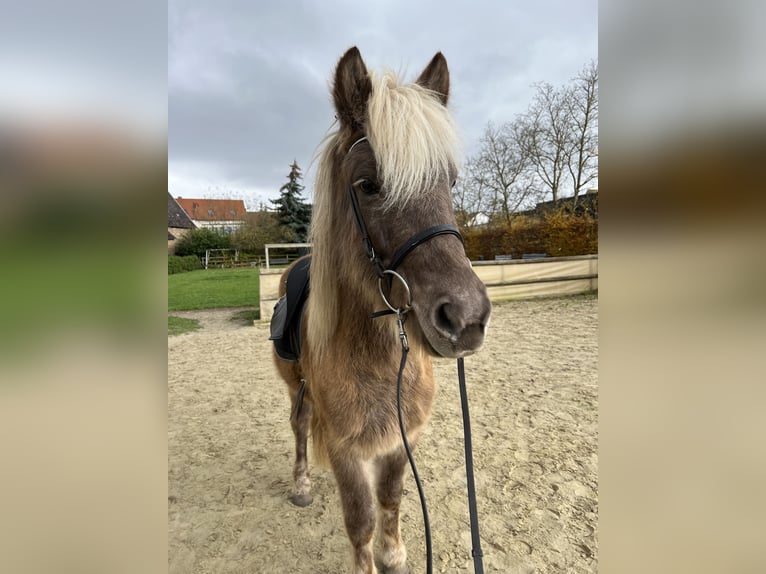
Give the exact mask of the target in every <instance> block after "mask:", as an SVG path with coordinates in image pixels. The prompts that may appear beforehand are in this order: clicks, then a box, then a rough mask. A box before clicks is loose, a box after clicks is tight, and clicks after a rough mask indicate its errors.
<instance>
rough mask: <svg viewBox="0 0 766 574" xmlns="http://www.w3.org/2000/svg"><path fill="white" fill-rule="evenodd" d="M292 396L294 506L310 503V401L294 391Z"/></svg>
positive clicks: (292, 498)
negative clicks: (308, 442)
mask: <svg viewBox="0 0 766 574" xmlns="http://www.w3.org/2000/svg"><path fill="white" fill-rule="evenodd" d="M292 394H293V393H291V395H292ZM295 395H296V396H294V397H292V398H293V400H292V403H293V412H292V416H291V417H290V425H291V426H292V428H293V434H294V435H295V464H294V466H293V481H294V483H295V491H294V492H293V494H292V496H290V502H292V503H293V504H294V505H296V506H308V505H309V504H311V501H312V500H313V497H312V496H311V479H310V478H309V463H308V458H307V457H306V443H307V441H308V434H309V423H310V421H311V401H310V400H309V399H308V397H306V396H301V395H300V394H299V393H295Z"/></svg>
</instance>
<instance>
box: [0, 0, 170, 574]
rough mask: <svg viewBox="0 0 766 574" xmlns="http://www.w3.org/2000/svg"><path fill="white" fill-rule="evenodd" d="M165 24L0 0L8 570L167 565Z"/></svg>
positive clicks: (89, 7)
mask: <svg viewBox="0 0 766 574" xmlns="http://www.w3.org/2000/svg"><path fill="white" fill-rule="evenodd" d="M166 29H167V6H166V5H165V4H157V3H150V2H146V1H143V0H139V1H137V2H133V3H116V2H109V1H107V2H89V1H83V2H75V3H52V2H39V1H37V0H31V1H30V2H24V3H17V4H16V5H9V6H6V7H5V8H4V17H3V20H2V22H0V54H2V56H0V66H2V68H3V74H2V76H0V93H2V94H3V96H2V98H0V199H1V200H2V208H0V257H1V258H2V281H0V448H1V449H2V452H3V463H2V468H3V471H2V472H1V473H0V508H2V512H1V514H2V518H0V571H3V572H30V573H36V572H62V573H64V574H68V573H72V574H74V573H81V572H125V573H129V572H130V573H133V572H146V573H152V572H164V571H166V568H167V566H166V564H167V554H166V542H167V513H166V501H167V482H166V476H167V448H166V424H165V420H166V390H165V389H166V383H165V379H166V361H165V358H166V326H165V310H166V259H165V257H166V250H165V247H164V245H165V244H164V239H163V236H162V232H163V230H162V227H163V225H164V224H163V223H162V219H163V218H164V217H165V216H164V213H163V212H164V209H165V208H164V204H165V203H166V197H167V159H166V158H167V152H166V149H167V148H166V141H167V138H166V134H167V114H166V105H167V99H166V97H167V93H166V91H167V90H166V85H167V84H166V82H167V63H166V62H167V58H166V57H167V51H166V50H167V48H166V46H167V40H166ZM138 38H140V42H139V41H137V39H138Z"/></svg>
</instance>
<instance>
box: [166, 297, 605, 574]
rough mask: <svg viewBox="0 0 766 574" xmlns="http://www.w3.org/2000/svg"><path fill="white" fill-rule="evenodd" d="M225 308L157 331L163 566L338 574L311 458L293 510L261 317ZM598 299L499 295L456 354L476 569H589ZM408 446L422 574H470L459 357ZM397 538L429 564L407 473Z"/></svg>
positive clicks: (417, 567)
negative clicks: (306, 502)
mask: <svg viewBox="0 0 766 574" xmlns="http://www.w3.org/2000/svg"><path fill="white" fill-rule="evenodd" d="M233 313H234V310H231V309H230V310H225V311H200V312H185V313H174V315H179V316H187V317H195V318H199V319H200V320H201V322H202V325H203V329H202V330H200V331H197V332H194V333H189V334H185V335H179V336H176V337H171V338H169V339H168V451H169V460H168V467H169V478H168V481H169V482H168V520H169V534H168V538H169V540H168V544H169V546H168V560H169V572H170V573H171V574H191V573H194V574H197V573H220V574H225V573H226V574H228V573H269V574H271V573H291V574H304V573H305V574H309V573H311V574H321V573H328V574H329V573H332V574H335V573H341V574H345V573H346V572H348V571H349V565H350V551H349V545H348V542H347V539H346V534H345V531H344V528H343V522H342V517H341V515H340V507H339V501H338V494H337V492H336V488H335V481H334V479H333V476H332V473H331V472H330V471H329V470H327V469H322V468H316V467H313V466H312V480H313V495H314V502H313V504H312V505H311V506H310V507H308V508H296V507H294V506H292V505H291V504H290V503H289V502H288V501H287V497H288V495H289V492H290V486H291V484H290V479H291V469H292V452H293V438H292V432H291V430H290V424H289V421H288V416H289V405H288V400H287V393H286V390H285V388H284V386H283V384H282V383H281V381H280V380H278V378H277V375H276V371H275V369H274V367H273V366H272V362H271V356H270V348H269V345H270V343H269V341H268V340H267V339H268V326H267V325H259V326H257V327H253V326H252V325H250V326H247V325H243V324H241V323H236V322H232V321H231V320H229V317H231V315H232V314H233ZM597 327H598V302H597V299H596V298H595V297H575V298H562V299H546V300H536V301H534V300H533V301H516V302H509V303H502V304H496V305H494V307H493V316H492V323H491V325H490V332H489V335H488V340H487V343H486V345H485V347H484V348H483V350H482V351H481V352H480V353H479V354H478V355H475V356H472V357H469V358H468V359H466V377H467V380H468V398H469V403H470V407H471V423H472V428H473V445H474V460H475V464H476V482H477V494H478V508H479V520H480V524H481V535H482V546H483V550H484V564H485V571H486V572H488V573H489V572H498V573H509V574H514V573H520V574H521V573H523V574H527V573H530V574H531V573H547V572H567V573H585V572H588V573H589V572H596V571H597V559H598V543H597V517H598V502H597V498H598V492H597V489H598V478H597V476H598V475H597V440H598V438H597V431H598V425H597V415H598V408H597V400H598V389H597V357H598V339H597ZM435 373H436V378H437V385H438V394H437V398H436V403H435V407H434V412H433V417H432V419H431V423H430V425H429V427H428V430H427V431H426V433H425V434H424V436H423V438H422V439H421V443H420V446H419V447H418V450H417V451H416V453H415V458H416V461H417V463H418V470H419V472H420V474H421V477H422V479H423V483H424V489H425V493H426V497H427V500H428V504H429V513H430V516H431V525H432V534H433V544H434V571H435V572H473V566H472V562H471V557H470V549H471V544H470V531H469V526H468V508H467V503H466V495H465V474H464V472H465V471H464V460H463V441H462V423H461V418H460V399H459V394H458V387H457V379H456V374H455V364H454V362H453V361H446V360H440V361H436V362H435ZM405 490H406V495H405V500H404V502H403V504H402V512H403V519H402V535H403V537H404V540H405V542H406V544H407V550H408V554H409V565H410V569H411V571H412V572H413V574H416V573H421V572H424V571H425V550H424V545H423V531H422V518H421V515H420V506H419V502H418V497H417V491H416V489H415V485H414V481H413V479H412V477H411V475H410V474H409V472H408V473H407V478H406V479H405Z"/></svg>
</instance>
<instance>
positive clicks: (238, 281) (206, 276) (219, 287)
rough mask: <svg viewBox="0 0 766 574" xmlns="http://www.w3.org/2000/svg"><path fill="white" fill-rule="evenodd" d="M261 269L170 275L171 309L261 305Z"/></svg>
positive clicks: (221, 270)
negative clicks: (259, 271) (259, 270)
mask: <svg viewBox="0 0 766 574" xmlns="http://www.w3.org/2000/svg"><path fill="white" fill-rule="evenodd" d="M259 286H260V278H259V274H258V269H201V270H199V271H189V272H188V273H175V274H173V275H168V311H186V310H191V309H215V308H219V307H255V308H258V307H259V304H260V303H259Z"/></svg>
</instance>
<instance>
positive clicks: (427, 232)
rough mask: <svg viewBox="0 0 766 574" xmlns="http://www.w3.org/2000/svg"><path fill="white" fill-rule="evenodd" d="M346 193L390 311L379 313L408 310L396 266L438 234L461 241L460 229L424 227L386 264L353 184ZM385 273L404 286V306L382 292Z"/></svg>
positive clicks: (357, 141)
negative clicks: (368, 225)
mask: <svg viewBox="0 0 766 574" xmlns="http://www.w3.org/2000/svg"><path fill="white" fill-rule="evenodd" d="M365 140H367V137H366V136H365V137H361V138H359V139H358V140H356V141H355V142H354V143H353V144H351V147H350V148H349V149H348V153H350V152H351V150H352V149H354V146H356V145H357V144H358V143H361V142H363V141H365ZM348 194H349V197H350V198H351V207H352V209H353V211H354V219H355V220H356V226H357V228H358V229H359V233H360V234H361V236H362V241H363V242H364V251H365V253H366V254H367V258H368V259H369V260H370V262H371V263H372V264H373V265H374V266H375V272H376V273H377V274H378V288H379V289H380V294H381V296H382V297H383V301H384V302H385V304H386V306H387V307H388V308H389V310H390V311H383V312H381V313H380V314H388V313H389V312H391V313H396V314H400V313H401V314H404V313H406V312H407V311H409V310H410V309H411V308H412V295H411V293H410V288H409V285H407V282H406V281H405V280H404V277H402V276H401V275H400V274H399V273H397V271H396V270H397V268H398V267H399V265H401V264H402V262H403V261H404V259H405V258H406V257H407V255H409V254H410V253H411V252H412V251H413V250H414V249H415V248H416V247H418V246H419V245H422V244H423V243H425V242H426V241H429V240H431V239H433V238H434V237H437V236H439V235H454V236H455V237H457V238H458V239H460V241H461V242H462V241H463V236H462V235H461V234H460V231H458V229H457V227H455V226H454V225H449V224H442V225H434V226H433V227H429V228H428V229H424V230H423V231H420V232H418V233H416V234H415V235H413V236H412V237H410V238H409V239H408V240H407V241H405V242H404V243H403V244H402V245H401V247H399V249H397V250H396V251H395V252H394V255H393V257H391V262H390V263H389V264H388V266H386V265H385V263H383V260H382V259H381V258H380V257H379V256H378V255H377V254H376V253H375V248H374V247H373V245H372V240H371V239H370V234H369V233H368V232H367V225H365V223H364V217H363V216H362V209H361V208H360V207H359V198H357V196H356V192H355V191H354V186H353V185H349V186H348ZM386 275H388V276H389V277H388V278H389V280H390V279H392V278H394V277H395V278H397V279H398V280H399V281H400V282H401V283H402V285H403V286H404V288H405V291H406V292H407V299H408V300H407V303H406V305H405V306H404V307H400V308H395V307H394V306H393V305H391V303H390V302H389V301H388V299H387V298H386V296H385V294H384V293H383V279H384V278H386ZM380 314H379V313H375V314H374V316H376V317H377V316H379V315H380Z"/></svg>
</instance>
